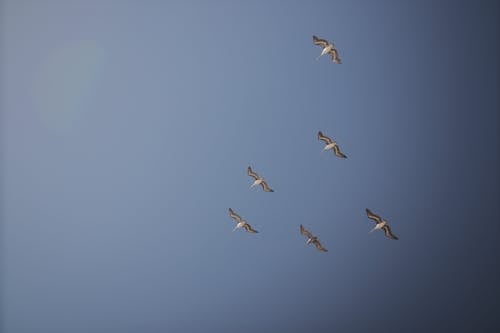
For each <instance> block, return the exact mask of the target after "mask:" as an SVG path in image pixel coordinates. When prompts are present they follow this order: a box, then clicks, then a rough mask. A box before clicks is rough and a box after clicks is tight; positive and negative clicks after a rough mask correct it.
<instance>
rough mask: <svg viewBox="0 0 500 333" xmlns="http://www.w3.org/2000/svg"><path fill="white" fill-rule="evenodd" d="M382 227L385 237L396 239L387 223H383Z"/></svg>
mask: <svg viewBox="0 0 500 333" xmlns="http://www.w3.org/2000/svg"><path fill="white" fill-rule="evenodd" d="M382 229H384V232H385V236H386V237H388V238H390V239H398V238H397V237H396V235H394V234H393V233H392V231H391V228H390V227H389V225H388V224H386V225H384V226H383V227H382Z"/></svg>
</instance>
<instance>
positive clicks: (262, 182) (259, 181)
mask: <svg viewBox="0 0 500 333" xmlns="http://www.w3.org/2000/svg"><path fill="white" fill-rule="evenodd" d="M247 173H248V175H249V176H250V177H252V178H253V179H255V181H254V182H253V184H252V185H251V186H250V188H252V187H254V186H256V185H260V186H262V189H263V190H264V192H274V190H273V189H271V188H270V187H269V185H267V183H266V181H265V180H264V178H262V177H259V175H258V174H257V173H255V172H253V171H252V168H251V167H250V166H248V169H247Z"/></svg>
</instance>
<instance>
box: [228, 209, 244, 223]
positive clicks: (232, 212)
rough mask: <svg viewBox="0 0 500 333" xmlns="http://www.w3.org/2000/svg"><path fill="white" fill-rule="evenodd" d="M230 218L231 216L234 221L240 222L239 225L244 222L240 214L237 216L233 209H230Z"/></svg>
mask: <svg viewBox="0 0 500 333" xmlns="http://www.w3.org/2000/svg"><path fill="white" fill-rule="evenodd" d="M229 216H231V217H232V218H233V219H235V220H236V222H238V223H240V222H241V221H242V219H241V216H239V215H238V214H236V213H235V212H234V210H232V209H231V208H229Z"/></svg>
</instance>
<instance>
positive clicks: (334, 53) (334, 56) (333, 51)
mask: <svg viewBox="0 0 500 333" xmlns="http://www.w3.org/2000/svg"><path fill="white" fill-rule="evenodd" d="M328 53H329V54H330V55H331V56H332V61H333V62H334V63H336V64H341V63H342V61H341V60H340V57H339V52H338V51H337V49H336V48H333V49H331V50H330V52H328Z"/></svg>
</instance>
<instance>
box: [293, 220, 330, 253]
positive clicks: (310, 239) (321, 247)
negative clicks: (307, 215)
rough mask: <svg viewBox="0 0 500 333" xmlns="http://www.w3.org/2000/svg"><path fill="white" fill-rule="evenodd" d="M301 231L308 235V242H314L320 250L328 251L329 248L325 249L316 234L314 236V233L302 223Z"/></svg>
mask: <svg viewBox="0 0 500 333" xmlns="http://www.w3.org/2000/svg"><path fill="white" fill-rule="evenodd" d="M300 233H301V234H302V235H304V236H306V237H307V241H306V244H311V243H312V244H314V245H315V246H316V248H317V249H318V251H322V252H327V251H328V250H327V249H325V248H324V247H323V246H322V245H321V243H320V242H319V240H318V237H316V236H313V234H311V233H310V232H309V231H308V230H307V229H306V228H304V227H303V226H302V224H301V225H300Z"/></svg>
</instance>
